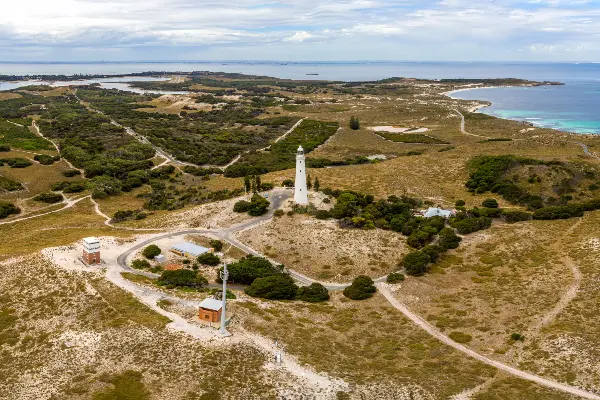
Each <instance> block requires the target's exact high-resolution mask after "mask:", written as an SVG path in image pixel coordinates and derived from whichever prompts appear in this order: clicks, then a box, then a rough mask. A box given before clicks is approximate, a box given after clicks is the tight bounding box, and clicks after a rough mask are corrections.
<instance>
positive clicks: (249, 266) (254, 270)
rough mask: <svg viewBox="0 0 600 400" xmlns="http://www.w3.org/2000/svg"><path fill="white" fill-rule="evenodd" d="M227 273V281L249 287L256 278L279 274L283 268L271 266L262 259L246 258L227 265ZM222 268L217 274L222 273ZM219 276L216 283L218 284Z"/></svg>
mask: <svg viewBox="0 0 600 400" xmlns="http://www.w3.org/2000/svg"><path fill="white" fill-rule="evenodd" d="M227 270H228V271H229V280H230V281H231V282H233V283H238V284H241V285H250V284H251V283H252V282H254V280H255V279H257V278H264V277H267V276H271V275H275V274H281V272H282V271H283V266H277V265H273V264H271V262H270V261H269V260H267V259H265V258H262V257H255V256H247V257H245V258H242V259H241V260H239V261H238V262H235V263H232V264H229V265H227ZM222 271H223V268H221V269H220V271H219V272H222ZM219 276H220V275H219V274H217V281H219V282H220V278H219Z"/></svg>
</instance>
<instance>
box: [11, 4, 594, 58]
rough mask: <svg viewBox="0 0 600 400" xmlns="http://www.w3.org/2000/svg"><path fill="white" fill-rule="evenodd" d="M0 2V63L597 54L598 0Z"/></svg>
mask: <svg viewBox="0 0 600 400" xmlns="http://www.w3.org/2000/svg"><path fill="white" fill-rule="evenodd" d="M2 3H3V4H2V12H1V13H0V60H5V61H25V60H27V61H34V60H35V61H66V60H69V61H97V60H106V61H109V60H113V61H129V60H287V61H302V60H305V61H308V60H311V61H320V60H448V61H451V60H457V61H469V60H481V61H495V60H523V61H600V0H552V1H544V0H522V1H516V0H470V1H467V0H438V1H432V0H422V1H411V0H354V1H342V0H318V1H317V0H289V1H260V0H256V1H252V0H221V1H215V0H5V1H3V2H2Z"/></svg>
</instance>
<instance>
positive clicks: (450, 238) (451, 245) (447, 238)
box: [438, 227, 462, 251]
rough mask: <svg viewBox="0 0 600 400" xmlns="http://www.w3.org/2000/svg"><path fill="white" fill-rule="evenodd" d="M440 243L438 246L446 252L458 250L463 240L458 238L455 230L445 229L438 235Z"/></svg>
mask: <svg viewBox="0 0 600 400" xmlns="http://www.w3.org/2000/svg"><path fill="white" fill-rule="evenodd" d="M438 237H439V241H438V245H439V246H440V247H441V248H442V249H443V250H444V251H445V250H449V249H456V248H458V245H459V244H460V242H461V241H462V238H461V237H460V236H458V235H457V234H456V233H455V232H454V229H452V228H447V227H446V228H444V229H442V230H441V231H440V232H439V233H438Z"/></svg>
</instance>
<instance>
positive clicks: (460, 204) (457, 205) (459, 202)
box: [454, 200, 467, 207]
mask: <svg viewBox="0 0 600 400" xmlns="http://www.w3.org/2000/svg"><path fill="white" fill-rule="evenodd" d="M465 204H467V203H465V201H464V200H456V203H454V205H455V206H456V207H464V206H465Z"/></svg>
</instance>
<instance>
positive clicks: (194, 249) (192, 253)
mask: <svg viewBox="0 0 600 400" xmlns="http://www.w3.org/2000/svg"><path fill="white" fill-rule="evenodd" d="M171 251H172V252H173V253H175V254H178V255H180V256H186V257H198V256H199V255H201V254H204V253H208V252H209V251H210V249H207V248H206V247H202V246H198V245H197V244H194V243H189V242H181V243H177V244H176V245H174V246H173V247H171Z"/></svg>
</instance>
